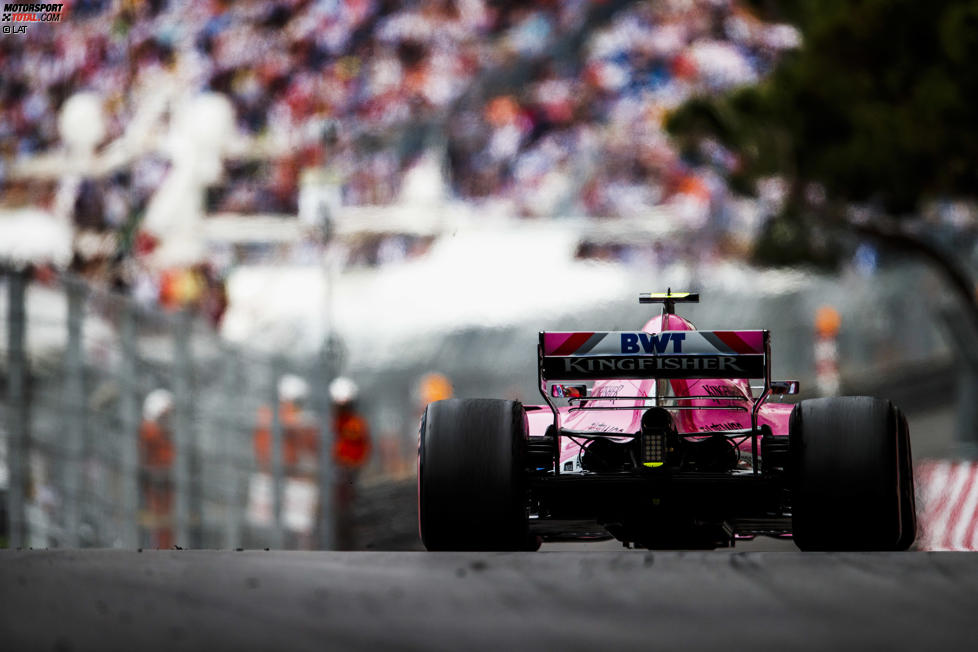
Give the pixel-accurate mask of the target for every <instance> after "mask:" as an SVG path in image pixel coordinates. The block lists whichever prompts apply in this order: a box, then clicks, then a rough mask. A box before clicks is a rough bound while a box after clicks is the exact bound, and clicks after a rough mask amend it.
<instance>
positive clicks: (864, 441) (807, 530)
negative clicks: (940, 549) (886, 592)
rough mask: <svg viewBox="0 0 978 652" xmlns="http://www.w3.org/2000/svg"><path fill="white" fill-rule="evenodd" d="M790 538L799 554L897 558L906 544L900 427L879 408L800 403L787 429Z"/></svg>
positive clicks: (879, 402) (907, 473)
mask: <svg viewBox="0 0 978 652" xmlns="http://www.w3.org/2000/svg"><path fill="white" fill-rule="evenodd" d="M790 446H791V461H792V463H791V475H792V478H791V489H792V531H793V535H794V539H795V543H796V544H797V545H798V547H799V548H801V549H802V550H905V549H906V548H907V547H909V545H910V543H912V542H913V536H914V535H913V530H912V529H911V528H914V529H915V523H916V521H915V518H914V516H913V479H912V467H911V460H910V440H909V431H908V429H907V427H906V421H905V420H903V419H902V415H901V414H900V413H899V411H898V410H897V408H895V407H894V406H893V404H892V403H890V402H889V401H887V400H883V399H877V398H871V397H866V396H846V397H833V398H821V399H812V400H806V401H802V402H801V403H799V404H798V405H797V406H795V408H794V410H793V411H792V413H791V423H790Z"/></svg>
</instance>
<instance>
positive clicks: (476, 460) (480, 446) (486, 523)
mask: <svg viewBox="0 0 978 652" xmlns="http://www.w3.org/2000/svg"><path fill="white" fill-rule="evenodd" d="M526 438H527V424H526V413H525V412H524V411H523V406H522V405H521V404H520V403H518V402H516V401H504V400H497V399H448V400H444V401H436V402H434V403H431V404H429V405H428V407H427V408H426V410H425V414H424V417H423V418H422V420H421V432H420V443H419V448H418V526H419V530H420V534H421V541H422V543H423V544H424V546H425V548H427V549H428V550H522V549H525V548H526V547H527V542H528V540H529V537H528V519H527V510H526V505H525V499H526V491H525V472H524V456H525V452H526Z"/></svg>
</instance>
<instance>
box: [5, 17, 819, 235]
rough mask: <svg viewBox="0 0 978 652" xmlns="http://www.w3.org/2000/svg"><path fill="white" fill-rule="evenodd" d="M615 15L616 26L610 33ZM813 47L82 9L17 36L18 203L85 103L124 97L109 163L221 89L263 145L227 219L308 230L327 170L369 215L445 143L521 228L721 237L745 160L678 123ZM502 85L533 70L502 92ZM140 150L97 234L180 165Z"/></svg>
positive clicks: (92, 193)
mask: <svg viewBox="0 0 978 652" xmlns="http://www.w3.org/2000/svg"><path fill="white" fill-rule="evenodd" d="M601 11H603V12H604V13H603V14H601V15H610V19H609V20H602V21H596V20H593V18H594V17H595V16H598V15H599V13H600V12H601ZM575 39H576V40H575ZM799 41H800V37H799V34H798V32H797V31H796V30H795V29H794V28H792V27H790V26H787V25H777V24H768V23H764V22H762V21H760V20H759V19H758V18H757V17H756V16H754V15H753V14H752V13H751V11H750V10H749V9H747V8H746V7H745V6H743V5H742V4H741V3H739V2H737V1H735V0H656V1H646V2H629V1H624V2H623V1H621V0H618V1H617V2H616V1H615V0H571V1H568V2H559V1H556V0H537V1H531V2H508V1H495V2H494V1H491V0H489V1H484V0H429V1H420V2H391V1H384V0H278V1H276V2H268V1H264V0H262V1H258V0H235V1H231V0H201V1H199V2H198V1H194V2H178V1H175V0H169V1H168V0H77V1H75V2H71V3H70V4H69V5H68V12H67V15H66V18H65V19H63V22H62V23H61V24H59V25H52V26H41V27H38V26H35V27H34V28H33V29H32V30H31V31H30V33H29V34H28V35H27V37H26V38H25V37H23V36H18V35H5V36H3V37H2V41H0V43H2V47H0V69H2V70H3V74H2V76H0V111H2V115H0V184H2V190H3V200H2V203H3V204H5V205H7V206H10V205H18V204H20V205H24V204H28V203H29V204H33V205H40V206H47V205H50V203H51V202H53V201H54V199H53V197H54V194H55V185H54V184H53V183H51V182H50V181H49V183H48V184H47V185H44V184H37V183H32V182H31V181H29V180H25V179H23V178H18V177H16V175H12V174H11V170H12V169H13V167H14V166H15V165H16V163H17V162H19V161H23V160H28V159H31V158H32V157H37V156H39V155H42V154H43V153H45V152H50V151H53V150H55V149H56V148H57V147H58V146H59V132H58V117H57V116H58V110H59V107H60V106H61V105H62V104H63V103H64V102H65V101H66V99H67V98H69V97H70V96H72V95H73V94H74V93H77V92H79V91H83V90H87V91H94V92H95V93H97V94H98V95H99V96H100V97H101V98H102V100H103V103H104V108H105V111H106V114H107V116H108V119H107V124H106V133H105V136H104V139H103V140H102V142H101V143H100V147H101V148H102V149H103V150H104V149H107V148H109V147H110V146H111V144H112V143H113V142H120V141H125V140H127V139H128V140H129V141H132V140H133V138H134V136H133V135H132V134H131V133H129V132H130V130H131V129H132V127H133V125H134V124H137V125H138V124H139V122H140V116H141V115H144V114H145V113H146V106H147V105H148V104H152V103H153V102H154V101H156V102H159V101H162V100H160V99H159V98H161V97H162V98H164V100H166V98H168V101H174V100H175V99H176V98H178V97H180V96H187V95H190V94H193V93H196V92H199V91H202V90H212V91H216V92H220V93H223V94H226V95H227V96H228V97H229V98H230V100H231V102H232V104H233V107H234V110H235V114H236V120H237V129H238V135H239V145H240V143H244V145H240V146H239V147H238V148H237V149H236V150H235V151H234V152H232V155H231V156H230V157H229V158H228V161H227V168H226V171H225V175H224V179H223V180H222V181H221V182H219V183H218V184H217V185H215V186H214V187H212V188H211V189H210V190H209V192H208V196H207V202H206V204H207V206H206V209H207V211H208V212H233V213H277V214H295V213H296V211H297V204H298V194H299V185H300V178H301V175H302V173H303V170H305V169H307V168H310V167H325V168H328V169H329V170H331V171H332V173H333V174H335V175H336V177H337V178H339V179H340V180H341V184H342V199H343V202H344V203H345V204H347V205H364V204H381V205H382V204H389V203H392V202H395V201H397V199H398V194H399V189H400V185H401V180H402V178H403V177H404V175H405V173H406V172H407V171H408V170H409V169H410V168H411V166H412V165H413V164H414V163H415V162H416V161H417V160H418V158H419V154H420V153H422V152H423V151H424V150H425V149H426V148H430V147H432V146H434V147H435V148H436V149H438V150H439V151H440V152H443V153H444V155H445V156H444V158H445V162H446V166H445V167H446V171H447V173H448V174H447V180H448V183H449V188H450V191H451V193H452V194H453V195H454V196H455V197H458V198H462V199H468V200H474V201H496V202H501V203H502V204H503V205H504V206H505V207H506V208H507V209H509V211H510V212H511V213H512V214H516V215H525V216H556V215H566V214H576V215H589V216H595V217H615V216H641V215H643V214H644V213H646V212H647V211H648V210H649V209H650V208H652V207H655V206H661V205H663V204H666V205H669V206H670V207H671V208H672V209H673V210H672V211H671V213H670V214H671V215H674V216H675V219H676V220H679V221H680V222H681V224H680V226H682V227H688V228H691V229H696V228H701V227H704V226H711V227H717V226H718V222H722V209H721V207H722V204H723V201H724V197H725V194H726V189H725V186H724V183H723V181H722V180H721V178H720V176H719V174H717V172H716V170H717V168H728V169H729V168H730V167H732V166H736V165H737V161H736V159H735V158H734V157H733V156H732V155H731V154H730V153H729V152H727V151H725V150H724V149H723V148H722V147H720V146H719V145H718V144H712V145H710V144H708V145H707V146H706V149H705V150H704V151H703V152H702V154H703V156H701V157H700V158H699V160H698V161H697V162H695V163H694V162H690V161H684V160H683V159H682V158H681V156H680V155H679V153H678V152H677V151H676V148H675V147H674V145H672V144H671V143H670V142H669V140H668V139H667V137H666V134H665V132H664V129H663V121H664V118H665V116H666V115H667V114H668V112H669V111H670V110H671V109H673V108H674V107H676V106H677V105H679V104H680V103H681V102H683V101H684V100H685V99H687V98H689V97H691V96H692V95H694V94H697V93H710V92H716V91H721V90H725V89H729V88H731V87H735V86H737V85H742V84H749V83H753V82H755V81H757V80H758V79H759V78H761V77H763V76H764V75H765V74H766V73H767V72H768V71H769V70H770V69H771V67H772V65H773V63H774V62H775V61H776V60H777V58H778V56H779V55H780V54H781V53H782V52H783V51H785V50H787V49H790V48H794V47H797V46H798V45H799ZM567 44H572V46H571V47H566V45H567ZM562 45H563V46H564V47H562ZM500 71H523V72H524V73H525V74H523V76H522V77H520V78H519V81H518V82H517V83H511V84H509V85H507V84H505V83H502V84H500V83H495V84H492V85H490V84H487V83H486V80H487V79H488V78H489V77H490V76H491V75H493V74H496V75H497V77H498V74H499V72H500ZM154 98H155V99H154ZM159 113H160V115H162V116H163V117H162V119H163V120H164V121H165V119H166V111H165V110H163V111H160V112H159ZM419 134H420V136H419ZM432 134H434V135H432ZM419 138H420V140H419ZM130 144H131V143H130ZM135 149H136V150H138V155H136V156H132V157H131V159H132V160H131V161H130V162H129V164H127V165H123V166H118V167H117V169H114V170H113V171H112V172H111V173H110V174H108V175H106V176H105V177H104V178H92V179H87V180H84V181H83V182H82V184H81V187H80V189H79V191H78V193H77V197H76V200H75V202H74V207H73V215H74V220H75V223H76V224H77V225H79V226H80V227H84V228H88V229H95V230H107V231H109V230H117V231H118V230H125V229H128V228H130V227H131V226H132V225H134V224H135V223H136V222H137V221H138V217H139V215H140V214H141V212H142V211H144V210H145V207H146V205H147V202H148V200H149V197H150V196H151V195H152V193H153V192H154V191H155V190H156V189H157V188H158V187H159V185H160V183H161V180H162V179H163V177H164V176H165V174H166V172H167V169H168V165H169V164H168V161H167V158H166V157H165V156H164V155H163V154H161V153H160V151H159V148H154V147H153V146H152V144H151V143H150V144H146V143H143V146H142V147H141V149H140V148H135ZM711 218H712V219H711Z"/></svg>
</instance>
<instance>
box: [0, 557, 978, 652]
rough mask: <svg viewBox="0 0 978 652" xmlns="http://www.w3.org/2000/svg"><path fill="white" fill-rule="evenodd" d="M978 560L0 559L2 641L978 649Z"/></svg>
mask: <svg viewBox="0 0 978 652" xmlns="http://www.w3.org/2000/svg"><path fill="white" fill-rule="evenodd" d="M976 614H978V555H975V554H971V553H919V552H918V553H913V552H911V553H892V554H889V553H878V554H805V553H794V552H782V553H766V552H746V553H743V552H742V553H734V554H717V553H710V552H706V553H703V552H695V553H683V552H633V551H621V552H540V553H485V554H464V553H441V554H431V553H420V552H265V551H246V552H222V551H153V552H150V551H147V552H142V553H137V552H131V551H116V550H96V551H4V552H0V649H3V650H58V651H67V650H168V651H171V650H377V649H391V650H400V649H424V650H452V651H458V650H463V651H466V652H470V651H473V650H500V649H504V650H505V649H520V650H522V649H537V650H556V649H560V650H585V649H586V650H594V649H596V648H597V649H643V650H648V649H663V650H702V649H720V648H721V647H722V648H727V649H746V648H749V649H771V650H773V649H777V650H798V649H806V650H807V649H811V650H816V649H817V650H821V651H823V652H824V650H826V649H831V650H833V652H835V651H836V650H839V649H860V650H865V649H879V650H893V649H900V650H904V649H905V650H910V649H914V650H930V649H949V650H955V649H975V645H976V642H978V617H976Z"/></svg>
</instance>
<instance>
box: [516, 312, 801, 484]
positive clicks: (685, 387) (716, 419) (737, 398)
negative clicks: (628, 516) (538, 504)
mask: <svg viewBox="0 0 978 652" xmlns="http://www.w3.org/2000/svg"><path fill="white" fill-rule="evenodd" d="M665 318H666V319H667V320H668V321H667V322H666V324H663V323H662V321H663V317H662V316H657V317H653V318H652V319H651V320H649V322H648V323H647V324H645V326H643V327H642V330H643V331H645V332H646V333H660V332H662V331H684V330H695V328H694V327H693V325H692V324H691V323H690V322H688V321H687V320H685V319H683V318H682V317H680V316H678V315H666V316H665ZM670 383H672V390H673V392H674V393H675V395H676V396H704V395H709V396H717V397H718V398H715V399H714V398H711V399H702V400H691V401H689V402H687V403H685V404H686V405H703V406H713V405H715V406H733V405H741V406H744V407H747V408H750V406H751V404H752V402H751V396H752V395H751V389H750V382H749V381H747V380H722V379H703V380H671V381H670ZM654 389H655V380H648V379H646V380H599V381H596V382H595V383H594V387H593V388H592V391H591V395H593V396H652V395H654ZM602 405H608V406H617V407H622V406H625V407H629V406H635V407H636V409H635V410H601V411H596V410H582V411H575V412H569V411H568V410H569V408H567V407H561V408H559V412H560V419H561V426H562V427H564V428H567V429H571V430H593V431H595V432H608V433H614V432H625V433H635V432H638V430H639V424H640V421H641V419H642V413H643V412H644V410H645V408H644V407H642V405H643V402H641V401H634V400H632V401H625V400H622V401H607V402H603V403H602ZM535 407H539V408H541V409H533V408H534V406H527V408H528V409H527V419H528V421H529V434H530V436H531V437H534V436H543V435H544V433H545V432H546V430H547V427H548V426H550V425H551V424H553V413H552V412H551V411H550V408H549V407H548V406H546V405H543V406H535ZM793 407H794V406H793V405H791V404H787V403H772V402H766V403H764V405H762V406H761V408H760V410H759V412H758V425H759V426H760V425H768V426H770V427H771V431H772V433H773V434H774V435H776V436H787V435H788V418H789V416H790V415H791V409H792V408H793ZM673 414H676V415H677V416H676V427H677V429H678V430H679V432H681V433H698V432H702V433H704V434H708V433H709V432H710V431H712V430H732V429H737V428H750V411H749V409H748V410H729V409H715V410H680V411H676V412H674V413H673ZM740 448H741V450H742V451H745V452H747V453H749V452H750V451H751V441H750V438H749V437H748V438H746V439H745V440H744V441H743V442H742V443H741V444H740ZM580 452H581V447H580V444H579V443H578V442H575V441H573V440H571V439H569V438H568V437H563V438H562V441H561V454H560V463H561V465H563V464H564V463H565V462H567V461H570V460H573V459H574V458H576V457H577V456H578V454H580Z"/></svg>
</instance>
